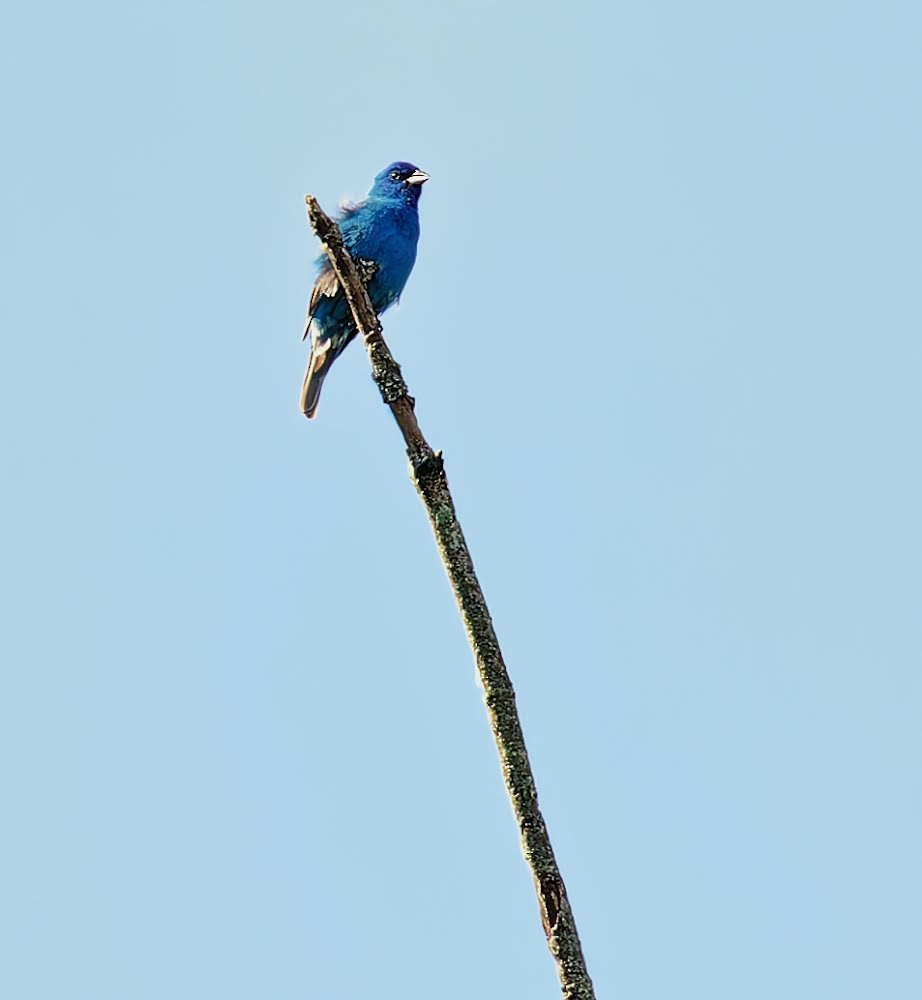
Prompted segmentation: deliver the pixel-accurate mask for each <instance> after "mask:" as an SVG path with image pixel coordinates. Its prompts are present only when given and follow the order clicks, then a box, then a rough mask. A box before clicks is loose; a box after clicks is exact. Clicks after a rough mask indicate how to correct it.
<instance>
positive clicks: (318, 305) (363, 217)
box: [301, 161, 429, 418]
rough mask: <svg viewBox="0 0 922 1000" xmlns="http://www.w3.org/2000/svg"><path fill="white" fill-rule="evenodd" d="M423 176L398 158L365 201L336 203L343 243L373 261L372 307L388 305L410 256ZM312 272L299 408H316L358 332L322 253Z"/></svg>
mask: <svg viewBox="0 0 922 1000" xmlns="http://www.w3.org/2000/svg"><path fill="white" fill-rule="evenodd" d="M427 180H429V175H428V174H426V173H424V172H423V171H422V170H420V169H419V168H418V167H415V166H413V164H412V163H404V162H402V161H398V162H397V163H392V164H391V165H390V166H389V167H386V168H385V169H384V170H382V171H381V173H380V174H378V176H377V177H376V178H375V182H374V184H373V185H372V188H371V191H369V192H368V197H367V198H366V199H365V201H363V202H360V203H359V204H358V205H349V206H346V207H344V208H343V209H342V212H341V214H340V216H339V218H338V219H337V221H338V223H339V229H340V232H341V233H342V234H343V243H344V244H345V246H346V249H347V250H348V251H349V253H350V254H351V255H352V258H353V260H355V261H356V263H357V264H358V265H359V267H360V268H361V266H362V265H361V262H362V261H367V262H368V263H369V264H371V265H373V267H372V270H373V271H374V274H373V276H372V278H371V280H370V281H369V282H368V295H369V298H370V299H371V304H372V305H373V306H374V308H375V312H377V313H379V314H380V313H382V312H384V310H385V309H387V308H388V307H389V306H391V305H393V304H394V303H395V302H396V301H397V300H398V299H399V298H400V293H401V292H402V291H403V288H404V285H406V283H407V278H409V277H410V272H411V271H412V270H413V264H414V263H415V262H416V244H417V242H418V240H419V213H418V211H417V206H418V205H419V196H420V194H421V193H422V185H423V184H424V183H425V182H426V181H427ZM317 267H318V271H319V273H318V275H317V281H316V283H315V284H314V290H313V292H312V293H311V300H310V305H308V307H307V326H306V328H305V330H304V339H306V338H307V335H308V334H310V335H311V359H310V363H309V364H308V366H307V373H306V374H305V376H304V386H303V388H302V389H301V412H302V413H303V414H304V415H305V416H306V417H308V418H310V417H313V416H314V414H315V413H316V412H317V404H318V402H319V400H320V388H321V386H322V385H323V380H324V379H325V378H326V377H327V373H328V372H329V371H330V366H331V365H332V364H333V362H334V361H335V360H336V359H337V358H338V357H339V355H340V354H342V352H343V350H344V349H345V348H346V345H347V344H348V343H349V341H351V340H352V338H353V337H354V336H355V335H356V333H357V332H358V331H357V330H356V328H355V323H354V321H353V319H352V312H351V310H350V309H349V303H348V302H347V301H346V297H345V295H344V294H343V290H342V289H341V288H340V287H339V281H338V280H337V278H336V275H335V274H334V273H333V268H332V266H331V265H330V261H329V260H328V259H327V257H326V255H323V256H322V257H319V258H318V259H317Z"/></svg>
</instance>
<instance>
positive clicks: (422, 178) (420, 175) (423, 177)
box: [407, 170, 429, 186]
mask: <svg viewBox="0 0 922 1000" xmlns="http://www.w3.org/2000/svg"><path fill="white" fill-rule="evenodd" d="M427 180H429V175H428V174H427V173H425V172H424V171H422V170H414V171H413V173H412V174H410V176H409V177H408V178H407V184H412V185H414V186H415V185H417V184H425V183H426V181H427Z"/></svg>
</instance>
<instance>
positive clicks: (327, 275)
mask: <svg viewBox="0 0 922 1000" xmlns="http://www.w3.org/2000/svg"><path fill="white" fill-rule="evenodd" d="M338 289H339V281H338V280H337V277H336V275H335V274H334V273H333V268H332V266H331V265H330V262H329V261H325V262H324V263H323V264H321V266H320V274H318V275H317V280H316V281H315V282H314V290H313V291H312V292H311V300H310V302H309V303H308V306H307V324H306V325H305V327H304V336H303V337H302V338H301V339H302V340H307V336H308V334H309V333H310V332H311V322H312V321H313V319H314V313H315V312H316V311H317V305H318V303H319V302H320V300H321V299H322V298H323V297H324V296H325V295H327V296H329V297H330V298H332V297H333V296H334V295H335V294H336V292H337V291H338Z"/></svg>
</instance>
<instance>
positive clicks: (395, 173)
mask: <svg viewBox="0 0 922 1000" xmlns="http://www.w3.org/2000/svg"><path fill="white" fill-rule="evenodd" d="M391 180H392V181H399V180H400V171H399V170H392V171H391Z"/></svg>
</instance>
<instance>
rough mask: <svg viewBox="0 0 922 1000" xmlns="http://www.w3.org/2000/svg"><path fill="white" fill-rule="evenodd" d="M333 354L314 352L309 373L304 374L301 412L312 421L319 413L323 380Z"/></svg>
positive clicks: (309, 364) (308, 368)
mask: <svg viewBox="0 0 922 1000" xmlns="http://www.w3.org/2000/svg"><path fill="white" fill-rule="evenodd" d="M330 354H331V352H330V351H329V350H326V351H318V350H316V349H315V350H313V351H312V352H311V360H310V362H309V363H308V366H307V371H306V372H305V374H304V385H303V386H302V387H301V412H302V413H303V414H304V416H305V417H307V419H308V420H310V419H311V418H312V417H313V416H314V414H315V413H316V412H317V406H318V404H319V403H320V389H321V387H322V386H323V380H324V379H325V378H326V375H327V372H328V371H329V370H330V365H329V362H330V361H331V360H332V359H331V357H330Z"/></svg>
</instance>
